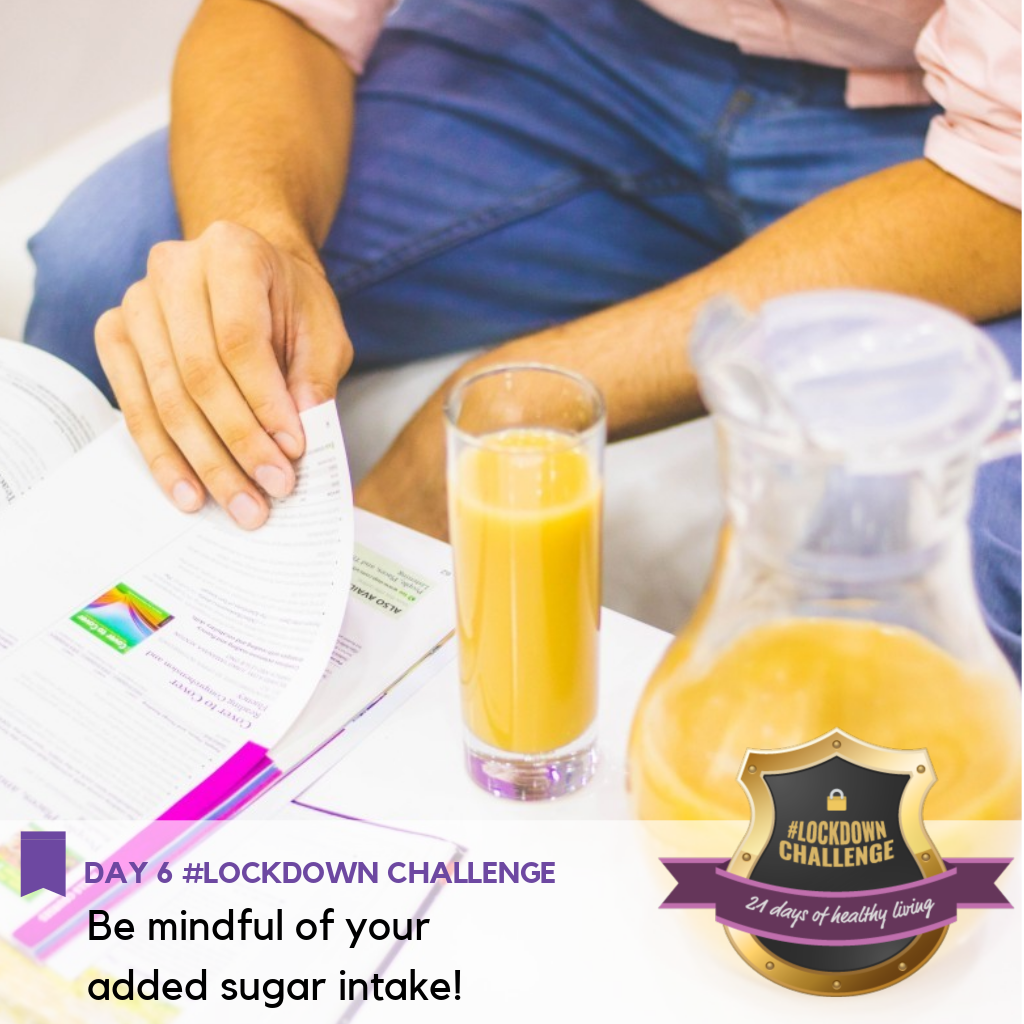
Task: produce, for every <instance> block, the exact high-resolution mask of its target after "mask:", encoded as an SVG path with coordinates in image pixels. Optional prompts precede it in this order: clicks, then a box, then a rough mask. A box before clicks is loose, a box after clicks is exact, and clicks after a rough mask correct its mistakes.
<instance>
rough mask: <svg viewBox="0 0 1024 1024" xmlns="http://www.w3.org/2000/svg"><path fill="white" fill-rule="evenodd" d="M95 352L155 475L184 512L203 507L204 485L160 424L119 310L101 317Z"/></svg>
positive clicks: (113, 310) (97, 327)
mask: <svg viewBox="0 0 1024 1024" xmlns="http://www.w3.org/2000/svg"><path fill="white" fill-rule="evenodd" d="M96 351H97V353H98V354H99V357H100V364H101V365H102V366H103V372H104V373H105V374H106V375H107V379H108V380H109V381H110V386H111V387H112V388H113V389H114V394H115V395H116V396H117V400H118V404H119V405H120V406H121V409H122V411H123V412H124V418H125V423H126V425H127V427H128V430H129V431H130V432H131V435H132V437H133V438H134V439H135V443H136V444H137V445H138V446H139V450H140V451H141V452H142V456H143V458H145V460H146V463H147V464H148V465H149V469H150V472H151V473H152V474H153V477H154V479H155V480H156V482H157V483H158V484H159V485H160V487H161V488H162V489H163V491H164V493H165V494H166V495H167V497H169V498H170V499H171V501H173V502H174V504H175V505H177V506H178V508H180V509H181V510H182V511H183V512H196V511H198V510H199V509H201V508H202V507H203V505H204V503H205V500H206V496H205V493H204V490H203V485H202V484H201V483H200V482H199V478H198V477H197V476H196V475H195V473H193V472H192V469H191V467H190V466H189V464H188V462H186V461H185V458H184V456H183V455H182V454H181V452H180V451H179V450H178V447H177V445H175V443H174V442H173V441H172V440H171V439H170V437H169V436H168V434H167V431H166V430H164V428H163V426H162V424H161V423H160V417H159V416H157V413H156V408H155V407H154V405H153V400H152V398H151V397H150V394H149V388H148V386H147V384H146V375H145V373H143V370H142V364H141V363H140V362H139V357H138V355H137V354H136V352H135V349H134V348H132V345H131V342H129V340H128V337H127V335H126V333H125V330H124V323H123V319H122V314H121V310H120V309H111V310H108V311H107V312H106V313H104V314H103V316H101V317H100V319H99V320H98V321H97V323H96Z"/></svg>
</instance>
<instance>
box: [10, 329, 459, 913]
mask: <svg viewBox="0 0 1024 1024" xmlns="http://www.w3.org/2000/svg"><path fill="white" fill-rule="evenodd" d="M303 426H304V428H305V431H306V438H307V446H306V454H305V455H304V456H303V458H302V460H301V461H300V463H299V465H298V467H297V473H298V485H297V487H296V490H295V492H294V494H292V495H291V496H289V497H288V498H286V499H284V500H282V501H274V502H273V503H272V512H271V516H270V520H269V521H268V523H267V524H266V525H265V526H264V527H262V528H261V529H260V530H258V531H256V532H254V533H245V532H243V531H242V530H240V529H238V528H237V527H235V526H234V524H233V523H232V522H231V520H230V519H229V518H228V517H227V516H226V515H225V514H224V513H223V512H222V511H221V510H220V509H219V508H217V507H216V506H214V505H213V503H212V502H211V503H208V505H207V507H206V508H205V509H204V510H203V511H202V512H200V513H196V514H193V515H188V514H185V513H181V512H179V511H178V510H177V509H175V508H174V506H173V505H172V504H171V503H170V502H169V501H167V499H166V498H165V497H164V495H163V494H162V492H161V491H160V490H159V488H158V487H157V485H156V484H155V483H154V482H153V481H152V479H151V478H150V475H149V473H148V470H147V468H146V466H145V464H144V462H143V460H142V457H141V456H140V455H139V453H138V452H137V450H136V448H135V446H134V444H133V443H132V441H131V439H130V437H129V435H128V433H127V430H126V428H125V427H124V424H123V422H122V421H121V417H120V415H119V414H118V413H117V412H116V411H115V410H113V409H112V408H111V407H110V405H109V404H108V403H107V402H106V400H105V399H104V398H103V396H102V395H101V394H100V392H99V391H98V390H97V389H96V388H95V387H94V386H93V385H92V384H91V383H90V382H89V381H87V380H86V379H85V378H84V377H82V376H81V375H80V374H79V373H77V372H76V371H75V370H73V369H72V368H71V367H69V366H67V365H65V364H64V363H61V362H60V361H59V360H57V359H55V358H54V357H52V356H50V355H48V354H46V353H43V352H40V351H38V350H35V349H31V348H28V347H27V346H24V345H21V344H17V343H14V342H5V341H0V821H2V820H3V819H7V821H8V822H14V821H20V822H26V821H27V822H32V823H34V824H35V825H36V827H40V828H43V829H45V828H46V827H47V825H46V823H47V822H54V821H57V822H60V823H61V826H60V827H64V826H65V825H66V826H68V828H69V832H68V853H69V858H70V859H71V860H72V862H73V859H74V857H75V855H76V845H77V844H81V845H82V846H85V847H88V852H87V853H86V851H85V850H82V851H81V854H82V856H87V857H88V858H91V859H97V857H98V855H100V854H101V853H106V852H110V853H113V852H115V851H117V852H121V851H123V850H124V848H125V844H126V843H128V842H132V843H138V842H139V841H140V840H144V836H140V835H137V834H134V833H133V834H131V835H129V834H125V832H124V827H126V826H124V823H131V822H134V823H135V830H136V832H137V830H138V828H139V824H140V823H144V822H165V823H166V822H168V821H177V820H180V821H199V820H202V819H204V818H208V817H211V816H215V817H224V816H227V815H230V814H232V813H234V812H235V811H237V810H238V809H239V807H241V806H242V805H243V804H245V803H246V802H248V801H249V800H250V799H251V798H252V797H253V796H254V795H255V794H256V793H258V792H260V791H262V790H263V789H265V788H266V787H267V786H268V785H270V784H272V783H273V782H274V781H275V780H276V779H278V778H280V777H281V774H282V773H286V772H288V771H289V770H290V769H292V768H294V767H295V766H296V765H298V764H300V763H301V762H302V761H303V760H304V759H305V758H307V757H308V756H309V755H311V754H312V753H313V752H314V751H316V750H317V749H318V748H320V747H322V746H323V745H324V744H325V743H327V742H329V741H331V740H332V738H334V737H336V736H337V735H338V734H339V733H341V732H342V731H343V730H344V729H345V726H346V724H347V723H349V722H350V721H351V720H352V719H353V718H354V717H356V716H358V715H359V714H360V713H361V712H363V711H364V709H366V708H367V707H368V706H371V705H374V704H375V703H377V702H379V700H380V697H381V695H382V694H385V693H387V692H388V690H389V688H390V687H392V686H393V685H394V684H395V683H396V681H398V680H400V679H402V678H403V676H404V675H405V674H406V673H407V672H409V671H410V670H411V669H412V668H413V667H414V666H416V665H417V664H418V663H420V662H421V661H422V660H423V659H424V658H426V657H427V656H428V655H430V654H431V653H432V652H435V651H437V650H438V649H439V648H440V647H441V645H442V644H443V643H444V642H445V640H446V639H447V638H448V637H449V636H450V635H451V633H452V630H453V627H454V611H453V604H452V595H451V587H450V585H449V584H450V575H451V567H450V557H449V553H448V548H447V546H446V545H444V544H440V543H438V542H436V541H433V540H430V539H429V538H426V537H422V536H420V535H419V534H415V533H413V532H411V531H409V530H406V529H404V528H402V527H399V526H397V525H395V524H393V523H389V522H386V521H384V520H382V519H379V518H377V517H375V516H371V515H368V514H366V513H362V512H359V511H356V510H354V509H353V507H352V496H351V486H350V482H349V476H348V468H347V462H346V457H345V449H344V443H343V440H342V437H341V431H340V427H339V424H338V418H337V411H336V409H335V407H334V405H333V403H327V404H325V405H322V406H319V407H317V408H316V409H312V410H310V411H308V412H306V413H305V414H304V415H303ZM444 653H445V654H447V650H445V652H444ZM443 660H445V659H444V658H439V659H438V661H439V663H440V662H441V661H443ZM76 821H78V822H80V823H81V829H80V830H79V834H77V835H76V834H75V832H76V830H75V828H74V827H73V823H74V822H76ZM114 822H119V823H122V826H123V827H121V828H120V829H119V828H113V827H112V830H111V831H108V830H106V829H105V827H100V826H99V825H98V824H97V823H114ZM5 827H6V826H5ZM97 829H98V831H97ZM12 838H13V837H9V836H7V835H0V903H2V900H3V897H4V890H5V884H6V887H7V891H8V892H9V891H10V889H11V884H10V883H11V879H12V877H16V874H17V872H16V871H13V870H12V869H11V865H10V864H6V865H5V863H4V858H5V857H6V858H7V859H8V860H9V861H10V860H13V859H15V857H16V854H14V853H12V852H11V847H10V844H9V843H8V842H7V841H8V840H10V839H12ZM154 841H155V840H154ZM143 846H145V842H143ZM133 849H134V847H133ZM5 851H6V852H5ZM136 852H137V853H138V854H139V856H143V857H146V856H150V857H151V856H153V854H154V853H155V851H152V850H148V849H137V850H136ZM73 879H74V871H73V870H72V872H71V874H70V875H69V884H72V885H73ZM5 880H6V881H5ZM70 893H71V889H69V894H70Z"/></svg>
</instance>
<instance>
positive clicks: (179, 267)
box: [150, 243, 295, 498]
mask: <svg viewBox="0 0 1024 1024" xmlns="http://www.w3.org/2000/svg"><path fill="white" fill-rule="evenodd" d="M170 244H172V245H174V244H178V245H181V244H182V243H170ZM159 251H160V250H159V247H157V248H156V249H154V250H153V254H152V255H151V257H150V265H151V269H150V280H152V281H153V288H154V291H155V294H156V298H157V300H158V302H159V312H160V314H161V315H162V318H163V322H164V324H165V326H166V331H167V336H168V339H169V342H170V346H171V349H172V351H173V353H174V360H175V362H176V363H177V368H178V374H179V376H180V378H181V381H182V383H183V384H184V386H185V390H186V391H187V392H188V394H189V396H190V397H191V399H192V400H193V401H194V402H195V404H196V405H197V406H198V408H199V410H200V411H201V413H202V415H203V416H204V417H205V419H206V421H207V422H208V423H209V424H210V426H211V427H212V428H213V430H214V432H215V433H216V435H217V436H218V437H219V438H220V439H221V441H222V442H223V444H224V446H225V447H226V448H227V450H228V451H229V452H230V453H231V456H232V457H233V459H234V460H235V462H237V464H238V465H239V466H240V467H241V468H242V469H243V470H244V471H245V472H246V473H247V474H248V475H249V477H251V478H252V479H253V480H255V481H256V482H257V483H258V484H259V485H260V486H261V487H262V488H263V489H264V490H265V491H266V492H267V493H268V494H269V495H271V497H274V498H283V497H285V495H287V494H290V493H291V491H292V490H293V488H294V487H295V470H294V468H293V467H292V464H291V461H290V460H289V458H288V456H287V455H286V454H285V453H284V452H283V451H282V450H281V447H280V446H279V445H278V444H277V443H276V442H275V441H274V440H272V439H271V437H270V436H269V435H268V434H267V432H266V431H265V430H264V429H263V426H262V425H261V423H260V422H259V420H258V419H257V418H256V416H255V414H254V412H253V410H252V409H251V408H250V407H249V405H248V404H247V402H246V400H245V398H243V396H242V394H241V392H240V391H239V390H238V386H237V384H236V383H235V379H234V378H233V376H232V375H231V374H230V373H229V372H228V370H227V368H226V367H225V366H224V364H223V363H222V362H221V359H220V354H219V352H218V351H217V343H216V341H215V340H214V336H213V324H212V322H211V318H210V309H209V305H208V300H207V291H206V287H205V283H204V280H203V268H202V264H201V263H200V262H199V261H198V260H194V259H177V260H175V259H174V257H173V254H171V256H170V258H169V259H167V261H166V265H165V266H164V267H162V268H161V267H154V266H153V263H154V256H155V255H156V254H157V253H158V252H159ZM264 301H265V300H264ZM278 374H279V375H280V371H278Z"/></svg>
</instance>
